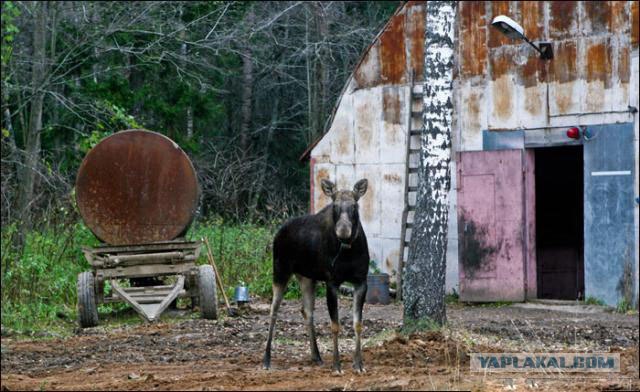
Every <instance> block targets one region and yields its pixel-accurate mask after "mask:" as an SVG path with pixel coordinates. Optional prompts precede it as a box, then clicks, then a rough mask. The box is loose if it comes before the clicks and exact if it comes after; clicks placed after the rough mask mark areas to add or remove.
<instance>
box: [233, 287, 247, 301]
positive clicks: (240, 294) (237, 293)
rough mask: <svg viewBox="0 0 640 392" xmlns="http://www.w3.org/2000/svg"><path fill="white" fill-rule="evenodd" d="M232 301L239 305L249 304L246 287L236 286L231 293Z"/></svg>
mask: <svg viewBox="0 0 640 392" xmlns="http://www.w3.org/2000/svg"><path fill="white" fill-rule="evenodd" d="M233 299H234V300H235V301H236V303H239V304H240V303H245V302H249V288H248V287H246V286H236V288H235V290H234V291H233Z"/></svg>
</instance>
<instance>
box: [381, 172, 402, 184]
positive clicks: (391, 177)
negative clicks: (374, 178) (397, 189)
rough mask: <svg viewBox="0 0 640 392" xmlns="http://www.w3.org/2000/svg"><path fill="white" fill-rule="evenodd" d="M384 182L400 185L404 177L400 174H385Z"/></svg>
mask: <svg viewBox="0 0 640 392" xmlns="http://www.w3.org/2000/svg"><path fill="white" fill-rule="evenodd" d="M384 180H385V181H387V182H391V183H393V184H400V183H401V182H402V177H400V175H398V174H385V175H384Z"/></svg>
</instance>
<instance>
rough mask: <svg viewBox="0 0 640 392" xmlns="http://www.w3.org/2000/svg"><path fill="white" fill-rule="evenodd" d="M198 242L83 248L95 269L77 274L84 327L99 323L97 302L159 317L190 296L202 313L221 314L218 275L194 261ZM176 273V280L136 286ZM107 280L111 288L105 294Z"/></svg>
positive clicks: (208, 315) (211, 316)
mask: <svg viewBox="0 0 640 392" xmlns="http://www.w3.org/2000/svg"><path fill="white" fill-rule="evenodd" d="M200 246H201V243H200V242H190V241H183V240H174V241H167V242H155V243H150V244H142V245H120V246H111V245H105V246H99V247H95V248H83V252H84V255H85V257H86V259H87V261H89V263H90V264H91V267H92V270H91V271H87V272H82V273H80V274H79V275H78V320H79V323H80V326H81V327H82V328H86V327H93V326H96V325H97V324H98V311H97V309H98V304H101V303H111V302H119V301H124V302H127V303H129V305H131V307H133V308H134V309H135V310H136V311H137V312H138V313H139V314H140V315H141V316H142V317H143V318H144V319H145V320H147V321H149V322H151V321H154V320H158V319H159V317H160V315H161V314H162V312H163V311H164V310H165V309H167V307H168V306H169V305H170V304H171V303H172V302H173V301H174V300H175V299H176V298H180V297H191V299H192V304H196V303H197V304H198V305H199V307H200V312H201V314H202V317H203V318H205V319H215V318H217V313H218V309H217V305H218V301H217V294H216V279H215V275H214V271H213V268H212V267H211V266H210V265H201V266H197V265H196V264H195V262H196V260H197V258H198V255H199V253H200ZM168 276H173V277H175V280H174V283H172V284H166V285H157V286H144V287H134V285H132V284H131V282H132V280H135V279H137V278H149V277H168ZM106 282H109V285H110V287H111V290H109V292H108V293H105V285H106Z"/></svg>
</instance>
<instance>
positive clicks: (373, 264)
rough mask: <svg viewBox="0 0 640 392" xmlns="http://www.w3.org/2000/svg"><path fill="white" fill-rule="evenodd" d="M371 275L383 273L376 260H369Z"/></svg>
mask: <svg viewBox="0 0 640 392" xmlns="http://www.w3.org/2000/svg"><path fill="white" fill-rule="evenodd" d="M369 273H370V274H374V275H377V274H381V273H382V271H381V270H380V268H378V264H377V263H376V261H375V260H369Z"/></svg>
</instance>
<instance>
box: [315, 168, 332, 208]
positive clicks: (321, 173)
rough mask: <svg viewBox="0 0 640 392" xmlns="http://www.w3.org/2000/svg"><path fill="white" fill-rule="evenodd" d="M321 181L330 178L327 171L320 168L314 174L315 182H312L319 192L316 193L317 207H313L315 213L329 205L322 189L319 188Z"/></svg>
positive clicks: (329, 201)
mask: <svg viewBox="0 0 640 392" xmlns="http://www.w3.org/2000/svg"><path fill="white" fill-rule="evenodd" d="M323 179H327V180H331V178H330V176H329V170H327V169H325V168H320V169H318V171H317V173H316V178H315V181H314V184H315V185H316V187H317V189H318V190H319V192H318V205H316V206H315V210H316V211H320V210H321V209H322V208H324V206H326V205H328V204H329V203H331V199H330V198H329V197H327V196H326V195H325V194H324V193H323V192H322V191H321V189H322V187H321V186H320V184H322V180H323Z"/></svg>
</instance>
